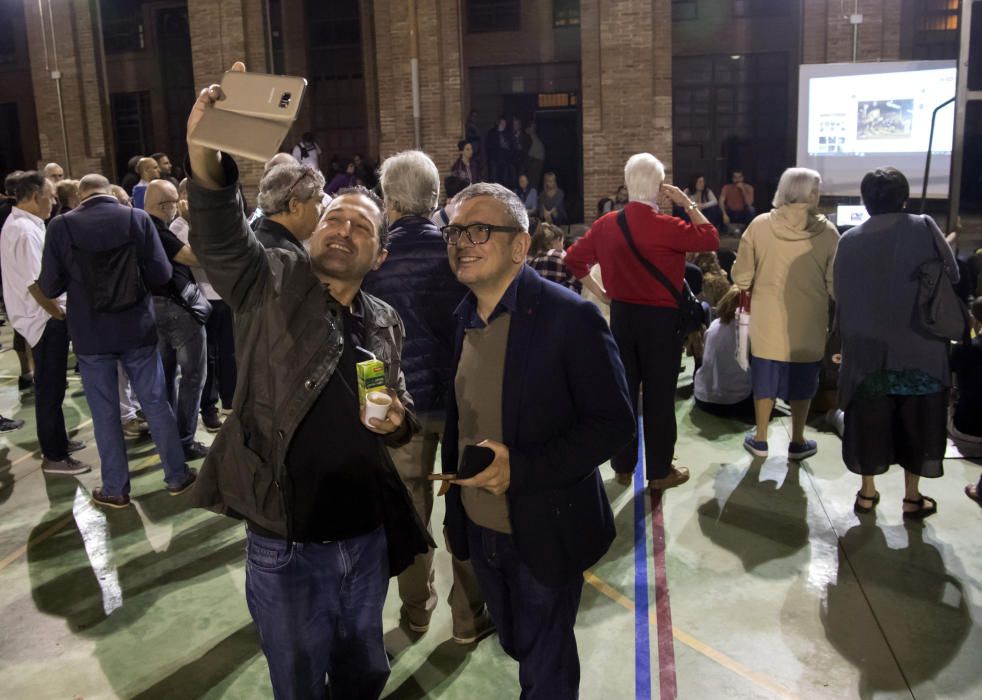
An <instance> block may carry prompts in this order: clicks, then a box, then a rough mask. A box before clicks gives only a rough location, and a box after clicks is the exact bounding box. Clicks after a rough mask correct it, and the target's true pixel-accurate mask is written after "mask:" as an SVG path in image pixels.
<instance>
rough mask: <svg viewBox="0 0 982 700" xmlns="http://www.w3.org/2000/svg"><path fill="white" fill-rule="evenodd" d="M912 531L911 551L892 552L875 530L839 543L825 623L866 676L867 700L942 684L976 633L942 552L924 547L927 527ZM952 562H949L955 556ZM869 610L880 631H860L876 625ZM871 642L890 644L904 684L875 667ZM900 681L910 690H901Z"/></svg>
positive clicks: (854, 532)
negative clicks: (942, 673)
mask: <svg viewBox="0 0 982 700" xmlns="http://www.w3.org/2000/svg"><path fill="white" fill-rule="evenodd" d="M902 527H904V526H896V527H895V528H893V529H896V530H900V529H901V528H902ZM905 529H906V531H907V546H906V547H905V548H903V549H891V548H890V546H889V545H888V543H887V538H886V536H885V534H884V532H883V530H882V529H881V528H879V527H876V526H875V525H872V524H860V525H856V526H854V527H853V528H851V529H850V530H849V531H848V532H847V533H846V534H845V536H844V537H842V539H841V540H840V541H839V567H838V574H837V576H836V580H835V582H834V583H831V584H829V586H828V587H827V590H826V602H825V607H824V609H823V610H822V615H821V618H822V624H823V625H824V626H825V634H826V636H827V637H828V639H829V641H830V642H831V643H832V645H833V646H834V647H835V648H836V649H837V650H838V651H839V652H840V653H841V654H842V656H843V657H844V658H845V659H847V660H848V661H849V662H850V663H852V664H854V665H855V666H856V668H858V669H859V671H860V673H861V675H860V681H859V689H858V694H859V697H861V698H872V697H874V696H875V695H877V694H879V693H880V692H884V691H886V692H888V691H896V690H899V691H904V690H906V689H907V688H906V686H908V685H909V686H911V687H916V686H917V685H919V684H921V683H924V682H925V681H931V680H933V679H936V677H937V676H938V674H939V672H940V671H941V670H942V669H944V668H945V667H946V666H947V665H948V664H949V663H950V662H951V661H952V659H954V657H955V655H956V654H957V653H958V650H959V649H960V648H961V646H962V644H963V643H964V641H965V639H966V638H967V637H968V634H969V632H970V630H971V627H972V620H971V616H970V614H969V609H968V601H967V600H966V597H965V593H964V590H963V586H962V583H961V581H959V580H958V579H956V578H955V577H953V576H952V575H951V574H949V573H948V572H947V570H946V569H945V563H944V559H943V558H942V555H941V552H939V551H938V549H937V547H934V546H933V545H931V544H928V543H926V542H924V525H921V524H911V525H909V526H907V527H906V528H905ZM891 539H893V538H892V537H891ZM946 556H947V557H948V558H949V559H950V558H951V557H952V554H951V552H950V551H949V552H948V553H947V555H946ZM867 606H869V608H872V611H873V615H875V617H876V624H878V625H879V628H880V630H877V629H868V630H857V629H856V628H857V625H858V624H861V622H862V621H865V620H869V613H868V612H867V610H868V608H867ZM865 624H873V623H872V622H870V623H865ZM871 634H872V635H875V636H876V637H878V638H879V639H882V637H885V638H886V641H887V643H888V644H889V646H890V650H891V652H892V654H893V657H894V658H895V659H896V662H897V664H898V665H899V667H900V670H901V674H902V676H901V675H898V674H897V672H896V667H890V666H886V667H885V666H884V665H882V664H880V665H877V664H873V663H870V662H869V659H870V653H869V638H870V635H871ZM963 677H964V681H963V684H962V685H963V687H971V686H972V685H973V684H975V683H976V682H977V674H976V673H974V671H973V672H972V673H970V674H966V675H965V676H963ZM898 678H903V679H904V680H906V685H901V684H899V683H898V681H897V679H898ZM950 681H951V679H946V685H945V693H946V694H947V693H951V692H956V691H957V690H958V689H959V688H956V687H952V683H951V682H950ZM955 683H957V680H955ZM939 697H940V694H939Z"/></svg>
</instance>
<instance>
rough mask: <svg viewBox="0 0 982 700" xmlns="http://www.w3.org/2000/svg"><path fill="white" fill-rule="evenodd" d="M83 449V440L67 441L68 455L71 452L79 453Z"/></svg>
mask: <svg viewBox="0 0 982 700" xmlns="http://www.w3.org/2000/svg"><path fill="white" fill-rule="evenodd" d="M84 449H85V440H69V441H68V454H71V453H72V452H81V451H82V450H84Z"/></svg>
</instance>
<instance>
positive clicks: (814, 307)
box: [732, 204, 839, 362]
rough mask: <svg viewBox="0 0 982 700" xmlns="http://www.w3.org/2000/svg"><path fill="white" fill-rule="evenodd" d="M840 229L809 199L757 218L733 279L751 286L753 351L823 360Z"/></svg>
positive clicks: (790, 359)
mask: <svg viewBox="0 0 982 700" xmlns="http://www.w3.org/2000/svg"><path fill="white" fill-rule="evenodd" d="M838 245H839V232H838V231H837V230H836V228H835V226H833V225H832V224H831V223H830V222H829V221H828V219H826V218H825V217H824V216H822V215H821V214H816V213H814V212H810V211H809V210H808V205H807V204H788V205H785V206H783V207H779V208H777V209H775V210H773V211H771V212H769V213H767V214H761V215H760V216H758V217H757V218H755V219H754V220H753V221H752V222H751V224H750V226H748V227H747V230H746V231H745V232H744V234H743V238H742V239H741V240H740V249H739V250H738V251H737V258H736V262H735V263H734V264H733V270H732V276H733V282H734V283H735V284H736V285H737V286H738V287H740V289H751V290H752V296H751V313H750V352H751V353H752V354H753V355H754V356H755V357H760V358H763V359H767V360H779V361H782V362H818V361H819V360H821V359H822V355H823V354H824V352H825V336H826V333H827V330H828V324H829V298H830V297H831V295H832V262H833V260H834V259H835V250H836V247H837V246H838Z"/></svg>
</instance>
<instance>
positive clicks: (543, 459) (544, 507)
mask: <svg viewBox="0 0 982 700" xmlns="http://www.w3.org/2000/svg"><path fill="white" fill-rule="evenodd" d="M474 304H475V300H474V297H473V296H472V295H468V296H467V298H465V299H464V301H463V302H462V303H461V305H460V307H459V308H458V310H457V312H456V314H455V317H456V319H457V330H456V338H455V344H454V363H453V367H454V372H456V367H457V364H458V362H459V361H460V350H461V346H462V344H463V339H464V327H465V324H466V320H467V319H468V318H469V316H470V314H471V313H472V311H473V309H474ZM516 306H517V308H516V310H515V312H514V313H513V314H512V317H511V324H510V330H509V332H508V347H507V350H506V356H505V376H504V386H503V387H502V398H501V401H502V430H503V437H504V440H503V442H504V444H505V445H507V447H508V451H509V458H510V461H511V484H510V486H509V488H508V491H507V498H508V507H509V509H510V511H509V512H510V517H511V526H512V536H513V538H514V541H515V546H516V547H517V548H518V553H519V556H520V557H521V559H522V561H523V562H524V563H525V564H526V565H527V566H528V567H529V568H530V569H531V571H532V573H533V574H534V575H535V577H536V578H537V579H538V580H539V581H541V582H542V583H543V584H545V585H548V586H559V585H562V584H564V583H566V582H568V580H569V578H570V577H572V576H579V575H580V574H581V573H582V572H583V571H584V570H585V569H587V568H589V567H590V566H592V565H593V564H595V563H596V562H597V561H598V560H599V559H600V557H602V556H603V555H604V554H605V553H606V552H607V549H608V548H609V547H610V543H611V542H612V541H613V539H614V534H615V532H614V518H613V515H612V513H611V510H610V503H609V502H608V501H607V494H606V492H605V491H604V487H603V481H602V480H601V478H600V472H599V471H598V469H597V467H599V466H600V465H601V464H603V463H604V462H605V461H607V460H608V459H610V457H611V455H613V454H614V453H616V452H617V451H618V450H620V449H621V448H622V447H624V445H626V444H627V443H628V442H630V441H631V440H632V439H633V437H634V413H633V411H632V410H631V403H630V401H629V399H628V394H627V382H626V380H625V378H624V365H623V364H622V363H621V358H620V354H619V353H618V350H617V344H616V343H615V342H614V337H613V336H612V335H611V332H610V328H609V327H608V325H607V322H606V321H605V320H604V319H603V316H601V315H600V312H599V311H598V310H597V308H596V307H595V306H594V305H593V304H592V303H590V302H588V301H586V300H584V299H582V298H580V297H579V296H577V295H576V294H574V293H573V292H571V291H569V290H568V289H566V288H565V287H562V286H560V285H558V284H555V283H553V282H548V281H546V280H544V279H542V278H541V277H539V275H538V274H536V272H535V271H534V270H533V269H532V268H530V267H528V266H527V265H526V266H525V267H524V268H523V269H522V270H521V272H520V273H519V279H518V301H517V304H516ZM451 390H452V387H451ZM457 420H458V415H457V401H456V398H455V396H454V394H453V391H451V400H450V401H449V402H448V405H447V421H446V427H445V430H444V440H443V449H442V455H443V471H444V472H456V471H457V466H458V463H459V457H458V445H457V440H458V438H457V435H458V432H457ZM461 488H462V487H460V486H452V487H451V488H450V491H449V492H448V494H447V515H446V525H447V534H448V537H449V540H450V547H451V549H452V550H453V553H454V555H455V556H457V557H458V558H460V559H467V558H468V557H469V551H468V546H467V523H468V519H467V515H466V514H465V512H464V508H463V505H462V503H461V499H460V489H461Z"/></svg>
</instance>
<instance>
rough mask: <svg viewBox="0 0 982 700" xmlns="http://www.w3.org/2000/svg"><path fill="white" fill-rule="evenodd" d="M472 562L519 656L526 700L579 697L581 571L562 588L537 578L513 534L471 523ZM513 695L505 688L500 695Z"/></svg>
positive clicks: (508, 646) (511, 650)
mask: <svg viewBox="0 0 982 700" xmlns="http://www.w3.org/2000/svg"><path fill="white" fill-rule="evenodd" d="M467 538H468V545H469V548H470V561H471V564H472V565H473V566H474V571H475V573H476V574H477V582H478V584H479V585H480V586H481V592H482V593H483V594H484V598H485V600H487V604H488V610H489V611H490V612H491V619H493V620H494V624H495V627H496V628H497V630H498V639H499V640H500V641H501V646H502V648H503V649H504V650H505V652H506V653H507V654H508V655H509V656H510V657H512V658H513V659H515V660H516V661H518V679H519V683H521V686H522V693H521V698H522V700H571V699H575V698H577V697H578V696H579V687H580V659H579V655H578V654H577V651H576V636H575V635H574V634H573V626H574V624H575V623H576V612H577V610H578V609H579V607H580V594H581V593H582V592H583V576H582V575H580V574H577V575H576V576H574V577H572V578H570V580H569V581H568V582H567V583H566V584H564V585H563V586H561V587H559V588H550V587H549V586H545V585H543V584H541V583H539V581H538V580H536V578H535V577H534V576H533V575H532V572H531V571H530V570H529V568H528V567H527V566H526V565H525V564H524V563H523V562H522V561H521V560H520V559H519V556H518V550H516V549H515V543H514V540H513V539H512V537H511V535H505V534H502V533H500V532H495V531H494V530H488V529H486V528H483V527H480V526H479V525H475V524H474V523H473V522H468V523H467ZM509 695H511V696H512V697H514V694H513V693H511V692H509V691H507V690H504V689H502V690H501V691H500V693H499V696H500V697H507V696H509Z"/></svg>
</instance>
